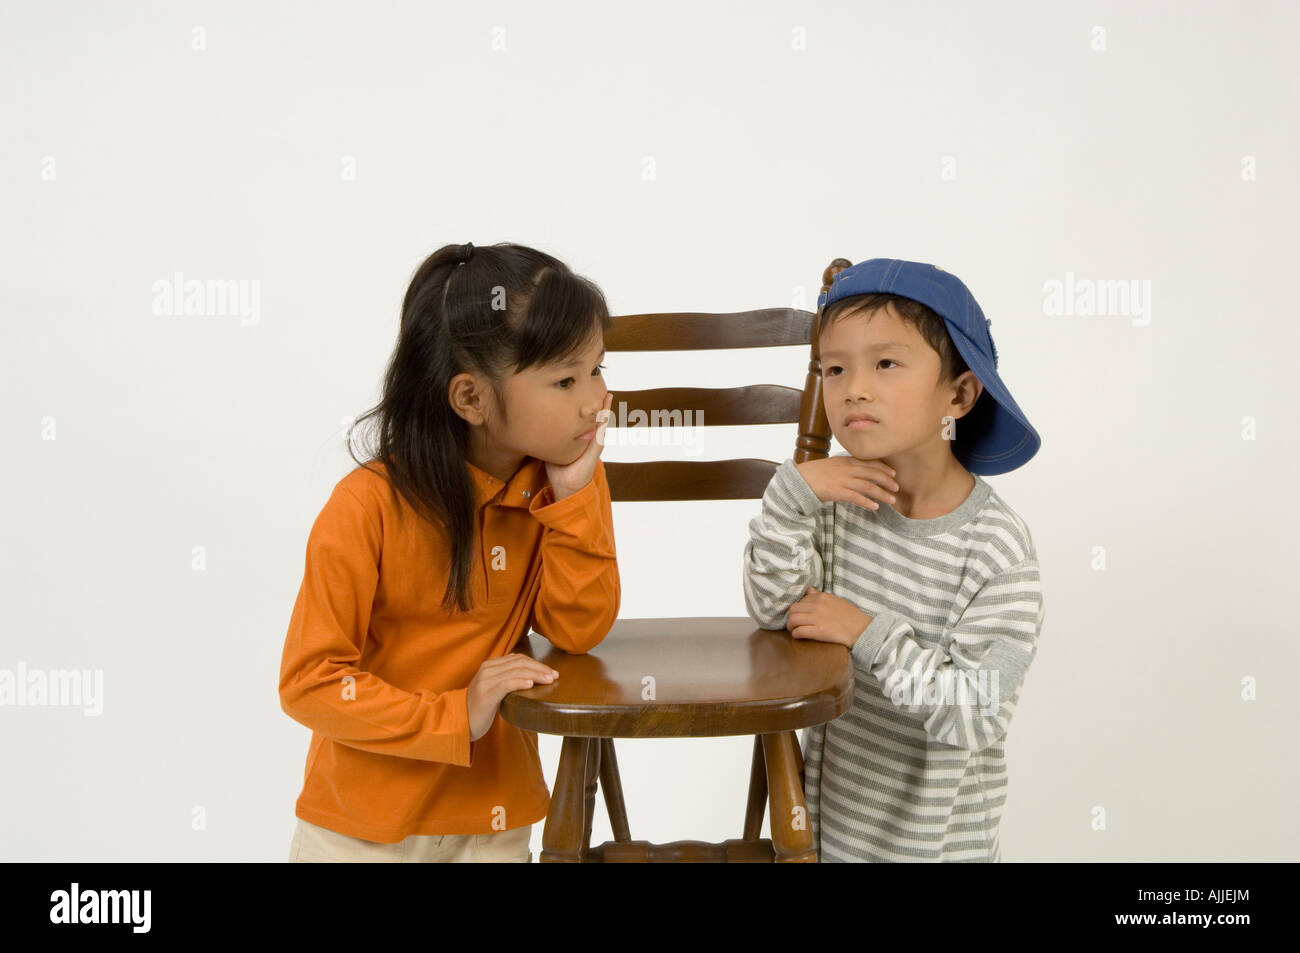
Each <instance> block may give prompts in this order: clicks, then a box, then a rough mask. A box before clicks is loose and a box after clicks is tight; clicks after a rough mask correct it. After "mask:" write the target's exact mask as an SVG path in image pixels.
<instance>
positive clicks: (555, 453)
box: [484, 329, 607, 466]
mask: <svg viewBox="0 0 1300 953" xmlns="http://www.w3.org/2000/svg"><path fill="white" fill-rule="evenodd" d="M604 356H605V335H604V333H603V332H602V331H600V330H599V329H597V331H596V333H595V335H594V336H593V337H592V338H591V339H590V340H589V341H588V343H587V344H586V345H584V346H583V347H581V348H579V349H578V350H577V351H574V352H573V353H572V354H570V355H569V356H568V357H567V358H565V359H562V360H560V361H557V362H555V363H553V364H546V365H537V366H534V367H530V368H527V369H525V370H523V371H520V372H519V373H517V374H513V375H511V376H510V377H509V378H508V379H507V380H506V381H505V382H504V385H503V389H504V391H505V401H506V410H507V414H506V420H505V421H504V422H503V421H502V420H501V415H500V414H496V413H492V414H489V415H488V419H487V421H486V422H485V427H486V433H485V434H484V436H485V438H486V443H487V448H486V449H488V452H489V453H493V452H495V455H497V456H498V457H499V458H503V459H510V460H513V458H515V457H517V456H520V455H522V456H528V457H536V458H537V459H539V460H542V461H544V462H546V463H553V464H556V465H557V466H566V465H568V464H570V463H572V462H573V461H574V460H576V459H578V457H579V456H581V455H582V453H583V451H585V450H586V449H587V446H588V444H589V443H590V442H591V441H592V440H594V439H595V435H596V413H597V412H598V411H599V410H600V409H601V407H602V406H603V405H604V403H605V393H606V391H607V388H606V387H605V378H604V377H603V376H602V375H601V371H602V370H603V369H604V366H603V365H602V364H601V363H600V362H601V359H602V358H603V357H604ZM494 403H495V399H494Z"/></svg>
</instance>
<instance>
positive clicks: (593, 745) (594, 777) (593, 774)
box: [582, 738, 600, 863]
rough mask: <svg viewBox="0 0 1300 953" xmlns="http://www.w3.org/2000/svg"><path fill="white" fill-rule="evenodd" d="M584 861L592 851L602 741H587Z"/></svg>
mask: <svg viewBox="0 0 1300 953" xmlns="http://www.w3.org/2000/svg"><path fill="white" fill-rule="evenodd" d="M583 778H584V784H583V798H582V860H583V863H586V862H587V854H588V853H589V852H590V850H591V820H592V818H593V817H594V816H595V813H596V785H597V783H598V782H599V780H600V739H599V738H588V739H587V765H586V768H585V770H584V773H583Z"/></svg>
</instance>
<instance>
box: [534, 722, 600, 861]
mask: <svg viewBox="0 0 1300 953" xmlns="http://www.w3.org/2000/svg"><path fill="white" fill-rule="evenodd" d="M590 742H592V739H589V738H571V737H565V739H564V743H563V745H562V746H561V747H560V765H559V767H558V768H556V770H555V790H554V791H552V792H551V807H550V810H549V811H547V813H546V825H545V826H544V827H543V828H542V855H541V857H539V858H538V861H539V862H540V863H543V864H547V863H571V864H577V863H581V862H582V860H583V854H585V853H586V850H585V848H584V843H585V842H586V839H585V838H584V837H583V827H584V824H585V811H584V809H583V798H584V797H585V794H586V787H587V779H586V777H585V775H586V770H587V762H588V754H587V752H588V748H589V743H590Z"/></svg>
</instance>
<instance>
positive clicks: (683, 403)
mask: <svg viewBox="0 0 1300 953" xmlns="http://www.w3.org/2000/svg"><path fill="white" fill-rule="evenodd" d="M802 401H803V391H800V390H797V389H795V388H793V387H783V386H781V385H780V384H751V385H748V386H745V387H656V388H654V389H652V390H627V391H615V392H614V400H613V403H612V404H611V405H610V410H611V412H612V414H613V416H612V417H611V419H610V426H614V427H740V426H747V425H750V424H793V423H798V422H799V407H800V404H801V402H802Z"/></svg>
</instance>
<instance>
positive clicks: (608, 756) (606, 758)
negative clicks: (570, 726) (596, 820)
mask: <svg viewBox="0 0 1300 953" xmlns="http://www.w3.org/2000/svg"><path fill="white" fill-rule="evenodd" d="M600 786H601V787H602V788H604V790H605V810H606V812H607V813H608V814H609V826H610V827H612V828H613V829H614V841H615V843H619V844H624V843H627V842H628V841H630V840H631V839H632V834H631V832H630V831H629V830H628V827H627V808H626V807H625V806H624V804H623V781H622V779H620V778H619V776H618V759H617V758H615V757H614V739H613V738H601V739H600Z"/></svg>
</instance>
